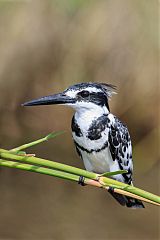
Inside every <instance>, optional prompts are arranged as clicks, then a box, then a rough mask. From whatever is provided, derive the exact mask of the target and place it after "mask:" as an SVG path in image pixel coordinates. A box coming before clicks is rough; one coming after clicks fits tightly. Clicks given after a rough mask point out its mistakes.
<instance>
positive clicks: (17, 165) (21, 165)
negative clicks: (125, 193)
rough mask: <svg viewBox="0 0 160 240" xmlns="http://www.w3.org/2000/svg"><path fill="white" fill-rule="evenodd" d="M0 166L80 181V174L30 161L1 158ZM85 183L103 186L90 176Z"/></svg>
mask: <svg viewBox="0 0 160 240" xmlns="http://www.w3.org/2000/svg"><path fill="white" fill-rule="evenodd" d="M0 166H4V167H9V168H16V169H20V170H25V171H30V172H35V173H41V174H45V175H49V176H54V177H58V178H62V179H66V180H70V181H74V182H79V176H78V175H75V174H71V173H67V172H64V171H59V170H55V169H50V168H45V167H40V166H35V165H31V164H28V163H19V162H15V161H10V160H9V161H8V160H4V159H0ZM84 183H85V184H88V185H93V186H96V187H102V185H101V184H100V183H99V182H97V181H94V180H93V181H90V179H88V178H85V180H84Z"/></svg>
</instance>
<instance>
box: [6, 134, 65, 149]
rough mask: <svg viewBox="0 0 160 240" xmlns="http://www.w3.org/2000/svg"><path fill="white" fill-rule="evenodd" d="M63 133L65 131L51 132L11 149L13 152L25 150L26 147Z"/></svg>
mask: <svg viewBox="0 0 160 240" xmlns="http://www.w3.org/2000/svg"><path fill="white" fill-rule="evenodd" d="M62 133H64V131H60V132H53V133H50V134H48V135H47V136H45V137H44V138H41V139H38V140H36V141H33V142H30V143H26V144H23V145H21V146H19V147H16V148H13V149H11V150H10V151H12V152H19V151H21V150H24V149H26V148H29V147H33V146H35V145H37V144H39V143H42V142H45V141H48V140H49V139H51V138H54V137H56V136H58V135H60V134H62Z"/></svg>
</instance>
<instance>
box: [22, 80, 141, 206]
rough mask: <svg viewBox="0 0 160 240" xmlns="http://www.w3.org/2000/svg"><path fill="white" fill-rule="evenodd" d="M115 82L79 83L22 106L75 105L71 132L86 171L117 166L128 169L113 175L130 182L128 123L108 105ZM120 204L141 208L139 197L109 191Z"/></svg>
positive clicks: (119, 179)
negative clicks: (118, 116)
mask: <svg viewBox="0 0 160 240" xmlns="http://www.w3.org/2000/svg"><path fill="white" fill-rule="evenodd" d="M115 89H116V88H115V86H113V85H111V84H105V83H90V82H89V83H79V84H75V85H73V86H70V87H69V88H67V89H66V90H65V91H63V92H62V93H58V94H54V95H50V96H46V97H42V98H39V99H36V100H32V101H29V102H26V103H24V104H23V105H24V106H35V105H49V104H63V105H68V106H70V107H72V108H74V109H75V114H74V116H73V118H72V124H71V127H72V136H73V140H74V143H75V147H76V150H77V153H78V154H79V156H80V157H81V159H82V160H83V162H84V166H85V168H86V169H87V170H88V171H91V172H95V173H99V174H102V173H104V172H112V171H118V170H127V171H128V172H127V173H123V174H118V175H115V176H113V178H114V179H116V180H118V181H121V182H124V183H127V184H132V172H133V163H132V146H131V138H130V135H129V132H128V129H127V127H126V126H125V125H124V124H123V123H122V122H121V121H120V120H119V119H118V118H117V117H116V116H114V115H113V114H112V113H111V112H110V109H109V104H108V100H109V98H110V97H111V96H112V94H113V93H116V92H115ZM109 192H110V193H111V194H112V196H113V197H114V198H115V199H116V200H117V201H118V202H119V203H120V204H121V205H123V206H127V207H130V208H143V207H144V205H143V203H142V202H141V201H139V200H136V199H133V198H130V197H126V196H123V195H120V194H118V193H115V192H114V190H110V191H109Z"/></svg>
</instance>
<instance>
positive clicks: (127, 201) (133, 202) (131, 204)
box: [108, 189, 145, 208]
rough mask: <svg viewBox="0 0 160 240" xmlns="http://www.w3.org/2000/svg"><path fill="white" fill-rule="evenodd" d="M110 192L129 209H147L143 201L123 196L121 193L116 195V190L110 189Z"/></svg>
mask: <svg viewBox="0 0 160 240" xmlns="http://www.w3.org/2000/svg"><path fill="white" fill-rule="evenodd" d="M108 192H109V193H110V194H111V195H112V196H113V197H114V198H115V199H116V200H117V202H119V203H120V204H121V205H122V206H126V207H128V208H145V206H144V205H143V203H142V201H140V200H138V199H135V198H131V197H127V196H124V195H121V194H119V193H115V192H114V190H112V189H109V190H108Z"/></svg>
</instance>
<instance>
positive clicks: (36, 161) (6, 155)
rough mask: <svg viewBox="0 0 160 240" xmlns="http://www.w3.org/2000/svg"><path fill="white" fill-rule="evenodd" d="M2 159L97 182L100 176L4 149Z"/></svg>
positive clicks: (1, 150)
mask: <svg viewBox="0 0 160 240" xmlns="http://www.w3.org/2000/svg"><path fill="white" fill-rule="evenodd" d="M0 157H1V158H7V159H11V160H16V161H22V162H25V163H31V164H37V165H41V166H45V167H49V168H54V169H58V170H61V171H65V172H68V173H74V174H76V175H79V176H84V177H86V178H90V179H94V180H97V179H98V176H99V175H98V174H96V173H92V172H88V171H86V170H82V169H79V168H76V167H72V166H68V165H66V164H62V163H58V162H53V161H50V160H47V159H42V158H37V157H27V156H21V155H16V154H13V153H12V151H10V152H9V151H7V150H4V149H0Z"/></svg>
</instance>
